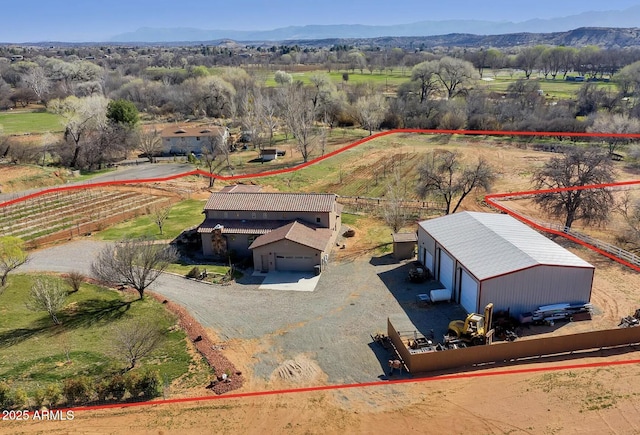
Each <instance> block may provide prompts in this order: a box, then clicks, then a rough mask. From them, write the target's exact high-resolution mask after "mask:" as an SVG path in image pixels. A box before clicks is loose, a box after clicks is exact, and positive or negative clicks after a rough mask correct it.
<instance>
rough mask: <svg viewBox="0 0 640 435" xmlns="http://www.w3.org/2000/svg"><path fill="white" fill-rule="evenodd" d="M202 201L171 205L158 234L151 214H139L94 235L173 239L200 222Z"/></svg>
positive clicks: (189, 200)
mask: <svg viewBox="0 0 640 435" xmlns="http://www.w3.org/2000/svg"><path fill="white" fill-rule="evenodd" d="M203 208H204V201H200V200H196V199H188V200H185V201H182V202H179V203H178V204H175V205H174V206H173V207H171V211H170V212H169V217H168V218H167V220H166V221H165V222H164V227H163V233H164V234H162V235H161V234H160V231H159V229H158V226H157V225H156V223H155V222H153V220H152V219H151V216H141V217H138V218H135V219H131V220H127V221H124V222H121V223H119V224H117V225H114V226H113V227H111V228H109V229H107V230H104V231H101V232H99V233H97V234H96V237H97V238H99V239H102V240H121V239H124V238H138V237H147V238H150V239H156V240H159V239H163V240H170V239H175V238H176V237H178V236H179V235H180V233H181V232H183V231H184V230H186V229H187V228H190V227H193V226H195V225H198V224H200V223H201V222H202V219H203V214H202V210H203Z"/></svg>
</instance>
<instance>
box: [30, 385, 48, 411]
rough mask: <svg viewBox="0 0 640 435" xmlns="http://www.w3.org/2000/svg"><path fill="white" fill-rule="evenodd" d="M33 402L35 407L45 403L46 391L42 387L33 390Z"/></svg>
mask: <svg viewBox="0 0 640 435" xmlns="http://www.w3.org/2000/svg"><path fill="white" fill-rule="evenodd" d="M33 404H34V405H35V406H36V408H42V407H43V406H46V405H47V391H46V390H45V389H44V388H38V389H37V390H36V391H34V392H33Z"/></svg>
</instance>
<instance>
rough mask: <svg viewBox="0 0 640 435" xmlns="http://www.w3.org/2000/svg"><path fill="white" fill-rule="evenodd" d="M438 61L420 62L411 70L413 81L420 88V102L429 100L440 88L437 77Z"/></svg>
mask: <svg viewBox="0 0 640 435" xmlns="http://www.w3.org/2000/svg"><path fill="white" fill-rule="evenodd" d="M437 71H438V61H436V60H428V61H425V62H420V63H419V64H417V65H416V66H414V67H413V69H412V70H411V80H412V81H414V82H417V83H418V84H419V86H420V102H421V103H422V102H423V101H424V100H426V99H428V98H429V97H430V96H431V95H432V94H434V93H435V92H436V91H437V90H438V88H439V85H438V83H439V80H438V77H437V76H436V72H437Z"/></svg>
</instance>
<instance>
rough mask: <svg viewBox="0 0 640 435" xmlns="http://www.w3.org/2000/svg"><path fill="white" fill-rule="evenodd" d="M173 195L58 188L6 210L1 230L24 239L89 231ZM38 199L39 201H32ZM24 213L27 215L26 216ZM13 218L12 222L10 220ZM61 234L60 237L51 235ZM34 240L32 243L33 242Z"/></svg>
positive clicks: (121, 218) (3, 213)
mask: <svg viewBox="0 0 640 435" xmlns="http://www.w3.org/2000/svg"><path fill="white" fill-rule="evenodd" d="M172 200H173V198H172V197H168V196H166V195H162V196H157V195H153V194H151V193H142V192H140V191H135V190H93V191H85V192H57V193H55V194H52V195H50V196H49V198H46V196H45V198H44V200H43V199H41V198H38V199H34V200H29V201H27V202H26V203H24V204H22V206H21V207H15V206H10V207H11V208H9V207H7V208H9V210H6V209H5V210H3V212H2V222H3V223H4V224H3V225H2V226H0V231H1V232H2V234H3V235H12V236H16V237H20V238H22V239H23V240H25V241H31V242H34V241H36V240H37V241H38V242H40V241H41V240H42V239H43V238H46V239H47V241H53V240H59V239H63V238H67V237H68V236H69V235H71V236H73V235H74V233H75V234H76V235H77V234H83V233H84V234H86V233H88V232H91V231H95V230H97V229H100V228H101V227H104V226H105V225H106V224H110V223H115V222H118V221H121V220H124V219H127V218H130V217H133V216H137V215H141V214H144V213H146V211H147V209H148V208H149V207H150V206H154V205H164V204H168V203H170V202H172ZM31 201H32V202H35V203H36V204H33V203H29V202H31ZM25 213H26V214H27V215H28V216H25ZM7 222H11V224H7ZM55 234H60V236H59V237H52V235H55ZM31 244H33V243H31Z"/></svg>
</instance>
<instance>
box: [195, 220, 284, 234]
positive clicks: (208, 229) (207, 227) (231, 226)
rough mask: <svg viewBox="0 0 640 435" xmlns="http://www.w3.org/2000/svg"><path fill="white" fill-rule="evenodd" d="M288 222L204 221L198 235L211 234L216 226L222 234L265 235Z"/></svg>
mask: <svg viewBox="0 0 640 435" xmlns="http://www.w3.org/2000/svg"><path fill="white" fill-rule="evenodd" d="M288 222H289V221H279V220H240V219H237V220H236V219H206V220H205V221H204V222H202V223H201V224H200V226H199V227H198V233H204V234H209V233H212V232H213V230H214V229H215V227H216V226H217V225H220V226H222V234H267V233H268V232H269V231H273V230H275V229H276V228H280V227H281V226H283V225H285V224H287V223H288Z"/></svg>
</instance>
